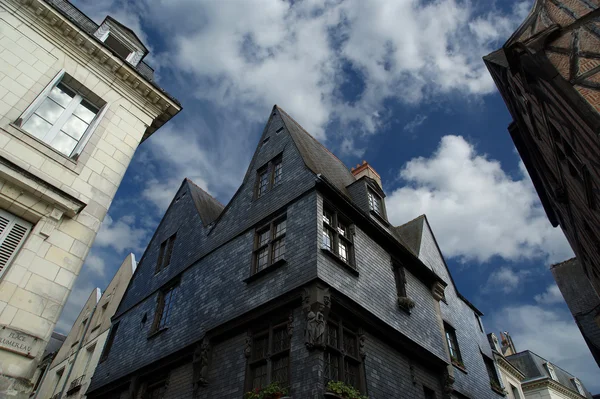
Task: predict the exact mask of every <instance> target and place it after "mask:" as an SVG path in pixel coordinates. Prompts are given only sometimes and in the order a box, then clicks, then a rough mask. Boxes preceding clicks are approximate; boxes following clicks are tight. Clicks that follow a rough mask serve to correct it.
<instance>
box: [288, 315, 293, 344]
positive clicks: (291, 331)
mask: <svg viewBox="0 0 600 399" xmlns="http://www.w3.org/2000/svg"><path fill="white" fill-rule="evenodd" d="M287 334H288V338H289V339H292V335H293V334H294V314H293V313H291V312H290V315H289V316H288V321H287Z"/></svg>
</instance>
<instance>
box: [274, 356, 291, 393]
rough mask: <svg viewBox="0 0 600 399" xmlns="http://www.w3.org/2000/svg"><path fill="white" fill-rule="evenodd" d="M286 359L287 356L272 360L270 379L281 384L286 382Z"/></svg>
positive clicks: (287, 361) (284, 384)
mask: <svg viewBox="0 0 600 399" xmlns="http://www.w3.org/2000/svg"><path fill="white" fill-rule="evenodd" d="M288 359H289V358H288V357H287V356H284V357H281V358H279V359H275V360H274V361H273V378H271V381H274V382H279V383H280V384H281V385H283V386H286V385H287V384H288V363H289V360H288Z"/></svg>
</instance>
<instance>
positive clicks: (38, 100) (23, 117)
mask: <svg viewBox="0 0 600 399" xmlns="http://www.w3.org/2000/svg"><path fill="white" fill-rule="evenodd" d="M64 75H65V70H64V69H62V70H61V71H60V72H59V73H57V74H56V76H55V77H54V78H53V79H52V80H51V81H50V83H48V85H47V86H46V87H45V88H44V90H42V92H41V93H40V94H39V95H38V96H37V97H36V98H35V100H33V102H32V103H31V104H30V105H29V107H27V109H26V110H25V112H23V114H21V117H20V118H19V119H17V121H16V124H17V125H19V126H21V125H22V124H23V122H24V121H26V120H27V119H28V118H29V117H30V116H31V114H32V113H33V111H35V110H36V109H37V107H39V106H40V104H41V103H42V101H44V100H45V99H46V97H48V94H50V91H51V90H52V89H54V86H56V85H57V84H58V83H59V82H60V80H61V79H62V78H63V76H64ZM0 274H1V272H0Z"/></svg>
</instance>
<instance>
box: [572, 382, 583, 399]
mask: <svg viewBox="0 0 600 399" xmlns="http://www.w3.org/2000/svg"><path fill="white" fill-rule="evenodd" d="M572 380H573V384H574V385H575V388H576V389H577V392H579V394H580V395H583V396H585V390H584V389H583V385H581V382H580V381H579V380H578V379H577V378H573V379H572Z"/></svg>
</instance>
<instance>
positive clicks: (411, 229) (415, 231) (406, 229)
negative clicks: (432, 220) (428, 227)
mask: <svg viewBox="0 0 600 399" xmlns="http://www.w3.org/2000/svg"><path fill="white" fill-rule="evenodd" d="M423 219H425V215H421V216H417V217H416V218H414V219H413V220H411V221H409V222H406V223H404V224H403V225H401V226H396V227H392V232H393V233H394V235H395V236H396V237H397V238H398V239H399V240H400V242H402V243H403V244H404V246H405V247H406V248H407V249H408V250H410V251H411V252H412V253H413V254H414V255H415V256H419V252H420V250H421V237H422V236H423V223H424V220H423Z"/></svg>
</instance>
